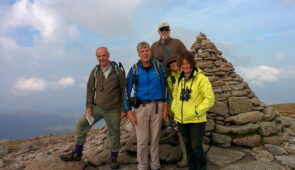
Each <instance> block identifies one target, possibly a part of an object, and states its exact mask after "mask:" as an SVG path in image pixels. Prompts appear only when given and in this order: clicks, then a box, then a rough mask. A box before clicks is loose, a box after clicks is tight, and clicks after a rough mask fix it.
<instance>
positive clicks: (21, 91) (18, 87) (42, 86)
mask: <svg viewBox="0 0 295 170" xmlns="http://www.w3.org/2000/svg"><path fill="white" fill-rule="evenodd" d="M74 85H75V80H74V78H72V77H65V78H61V79H60V80H58V81H46V80H44V79H41V78H37V77H32V78H20V79H18V80H17V81H16V82H15V83H14V87H13V91H12V92H13V94H14V95H27V94H28V93H29V92H38V91H39V92H40V91H44V90H46V89H58V88H64V87H70V86H74Z"/></svg>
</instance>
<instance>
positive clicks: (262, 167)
mask: <svg viewBox="0 0 295 170" xmlns="http://www.w3.org/2000/svg"><path fill="white" fill-rule="evenodd" d="M270 169H271V170H286V169H285V168H284V167H283V166H282V165H279V164H276V163H273V162H263V161H251V162H247V163H240V164H236V165H230V166H227V167H225V168H222V169H221V170H270Z"/></svg>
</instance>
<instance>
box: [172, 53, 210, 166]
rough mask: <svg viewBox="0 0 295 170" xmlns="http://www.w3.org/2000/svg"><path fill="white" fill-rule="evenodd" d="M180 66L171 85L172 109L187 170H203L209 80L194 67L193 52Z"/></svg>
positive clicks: (187, 55)
mask: <svg viewBox="0 0 295 170" xmlns="http://www.w3.org/2000/svg"><path fill="white" fill-rule="evenodd" d="M180 66H181V69H182V72H181V75H180V77H179V78H178V80H177V81H176V83H175V85H174V90H173V101H172V108H171V110H172V112H173V113H174V120H175V121H176V122H177V124H178V126H179V130H180V132H181V134H182V136H183V138H184V143H185V146H186V151H187V157H188V166H189V170H206V169H207V160H206V157H205V152H204V150H203V145H202V143H203V136H204V133H205V127H206V121H207V116H206V112H207V111H208V110H209V108H210V107H212V106H213V104H214V92H213V90H212V86H211V83H210V81H209V79H208V78H207V77H206V76H205V75H204V74H203V73H202V71H201V70H198V68H196V67H195V63H194V56H193V54H192V53H190V52H184V53H183V54H181V56H180Z"/></svg>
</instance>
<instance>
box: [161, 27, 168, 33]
mask: <svg viewBox="0 0 295 170" xmlns="http://www.w3.org/2000/svg"><path fill="white" fill-rule="evenodd" d="M159 30H160V31H161V32H163V31H170V28H169V27H161V28H160V29H159Z"/></svg>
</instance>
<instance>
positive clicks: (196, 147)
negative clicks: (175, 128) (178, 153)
mask: <svg viewBox="0 0 295 170" xmlns="http://www.w3.org/2000/svg"><path fill="white" fill-rule="evenodd" d="M205 127H206V122H204V123H188V124H179V130H180V133H181V134H182V136H183V140H184V143H185V147H186V152H187V159H188V166H189V170H206V169H207V160H206V156H205V152H204V149H203V136H204V133H205Z"/></svg>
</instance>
